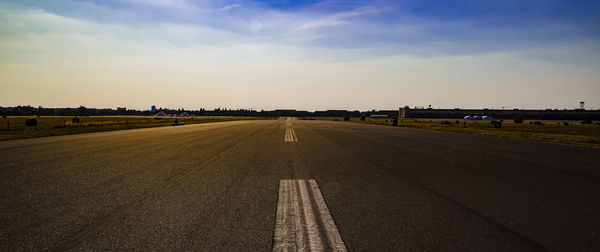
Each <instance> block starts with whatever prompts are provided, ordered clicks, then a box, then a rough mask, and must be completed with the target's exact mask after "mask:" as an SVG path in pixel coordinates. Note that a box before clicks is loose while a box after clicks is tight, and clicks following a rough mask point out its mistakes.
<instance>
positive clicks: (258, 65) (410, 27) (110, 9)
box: [0, 0, 600, 111]
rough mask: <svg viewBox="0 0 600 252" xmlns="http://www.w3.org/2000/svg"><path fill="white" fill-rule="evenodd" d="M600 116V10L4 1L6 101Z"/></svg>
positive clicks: (410, 3)
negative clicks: (582, 111) (582, 109)
mask: <svg viewBox="0 0 600 252" xmlns="http://www.w3.org/2000/svg"><path fill="white" fill-rule="evenodd" d="M580 101H585V103H586V108H588V109H600V1H577V0H574V1H556V0H539V1H538V0H527V1H523V0H519V1H512V0H507V1H487V0H472V1H469V0H465V1H458V0H448V1H419V0H407V1H385V0H384V1H377V0H375V1H368V0H357V1H337V0H331V1H329V0H326V1H316V0H309V1H293V0H287V1H286V0H281V1H278V0H272V1H224V0H207V1H196V0H105V1H100V0H44V1H41V0H40V1H28V0H16V1H11V0H0V106H16V105H31V106H43V107H78V106H86V107H95V108H115V107H117V106H118V107H127V108H135V109H149V108H150V106H151V105H156V106H157V107H165V108H167V107H168V108H185V109H199V108H206V109H212V108H231V109H237V108H244V109H248V108H250V109H257V110H260V109H265V110H269V109H299V110H309V111H314V110H326V109H348V110H371V109H397V108H398V107H400V106H405V105H408V106H411V107H413V106H426V107H427V106H429V105H431V106H432V107H433V108H490V109H500V108H505V109H513V108H527V109H546V108H550V109H563V108H567V109H573V108H577V107H578V106H579V102H580Z"/></svg>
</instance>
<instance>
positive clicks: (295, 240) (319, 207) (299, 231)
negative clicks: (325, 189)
mask: <svg viewBox="0 0 600 252" xmlns="http://www.w3.org/2000/svg"><path fill="white" fill-rule="evenodd" d="M308 182H309V183H308V185H307V183H306V181H305V180H291V179H283V180H280V181H279V199H278V203H277V216H276V220H275V231H274V236H273V240H274V242H273V251H324V250H328V251H347V250H346V246H345V245H344V242H343V241H342V238H341V236H340V233H339V231H338V230H337V227H336V226H335V223H334V222H333V218H332V217H331V214H330V213H329V209H328V208H327V204H326V203H325V199H324V198H323V195H322V194H321V190H320V189H319V186H318V185H317V182H316V181H314V180H309V181H308ZM311 194H312V196H313V197H311ZM315 214H316V215H315ZM317 217H318V218H317ZM322 238H326V239H322Z"/></svg>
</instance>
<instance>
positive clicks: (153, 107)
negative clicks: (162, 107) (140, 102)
mask: <svg viewBox="0 0 600 252" xmlns="http://www.w3.org/2000/svg"><path fill="white" fill-rule="evenodd" d="M150 111H151V112H152V113H154V112H156V106H154V105H152V107H150Z"/></svg>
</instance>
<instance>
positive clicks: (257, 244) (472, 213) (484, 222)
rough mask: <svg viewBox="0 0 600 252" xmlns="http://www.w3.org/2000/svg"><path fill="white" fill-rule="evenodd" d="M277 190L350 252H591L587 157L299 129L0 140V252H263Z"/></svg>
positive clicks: (598, 200) (496, 141)
mask: <svg viewBox="0 0 600 252" xmlns="http://www.w3.org/2000/svg"><path fill="white" fill-rule="evenodd" d="M288 124H291V125H288ZM286 128H293V136H294V137H295V139H294V138H293V137H292V138H291V139H294V140H295V141H294V140H292V141H285V140H286V132H288V135H289V136H291V134H292V132H291V131H287V130H286ZM289 139H290V138H289V137H288V140H289ZM282 179H314V180H315V181H317V182H318V184H319V187H320V190H321V192H322V195H323V197H324V199H325V201H326V203H327V206H328V207H329V211H330V212H331V217H332V218H333V220H334V221H335V224H336V225H337V229H338V230H339V234H340V235H341V238H342V239H343V241H344V244H345V246H346V248H347V249H348V250H349V251H398V250H404V251H539V250H554V251H600V150H598V149H591V148H583V147H575V146H567V145H559V144H549V143H540V142H531V141H522V140H511V139H501V138H494V137H485V136H475V135H466V134H457V133H450V132H438V131H426V130H419V129H407V128H397V127H386V126H378V125H365V124H355V123H345V122H326V121H298V120H294V121H291V122H290V121H285V120H277V121H275V120H273V121H237V122H223V123H210V124H198V125H186V126H177V127H161V128H148V129H135V130H123V131H113V132H101V133H92V134H80V135H70V136H60V137H47V138H38V139H24V140H14V141H4V142H0V194H1V195H0V196H1V197H0V223H2V225H0V250H2V251H20V250H171V251H178V250H202V251H269V250H271V248H272V246H273V232H274V228H275V216H276V212H277V204H278V202H277V201H278V189H279V181H280V180H282Z"/></svg>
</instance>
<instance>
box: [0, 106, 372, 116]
mask: <svg viewBox="0 0 600 252" xmlns="http://www.w3.org/2000/svg"><path fill="white" fill-rule="evenodd" d="M158 112H163V113H165V114H168V115H181V114H182V113H184V112H185V113H187V114H189V115H196V116H262V117H280V116H293V117H360V116H361V115H362V114H361V112H359V111H347V110H326V111H315V112H309V111H302V110H284V109H278V110H260V111H257V110H253V109H228V108H215V109H214V110H206V109H204V108H201V109H198V110H188V109H183V108H179V109H169V108H157V109H156V111H155V112H152V111H150V110H136V109H126V108H117V109H112V108H102V109H97V108H86V107H84V106H80V107H78V108H44V107H41V106H39V107H32V106H16V107H0V115H2V116H121V115H131V116H153V115H156V114H157V113H158Z"/></svg>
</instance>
